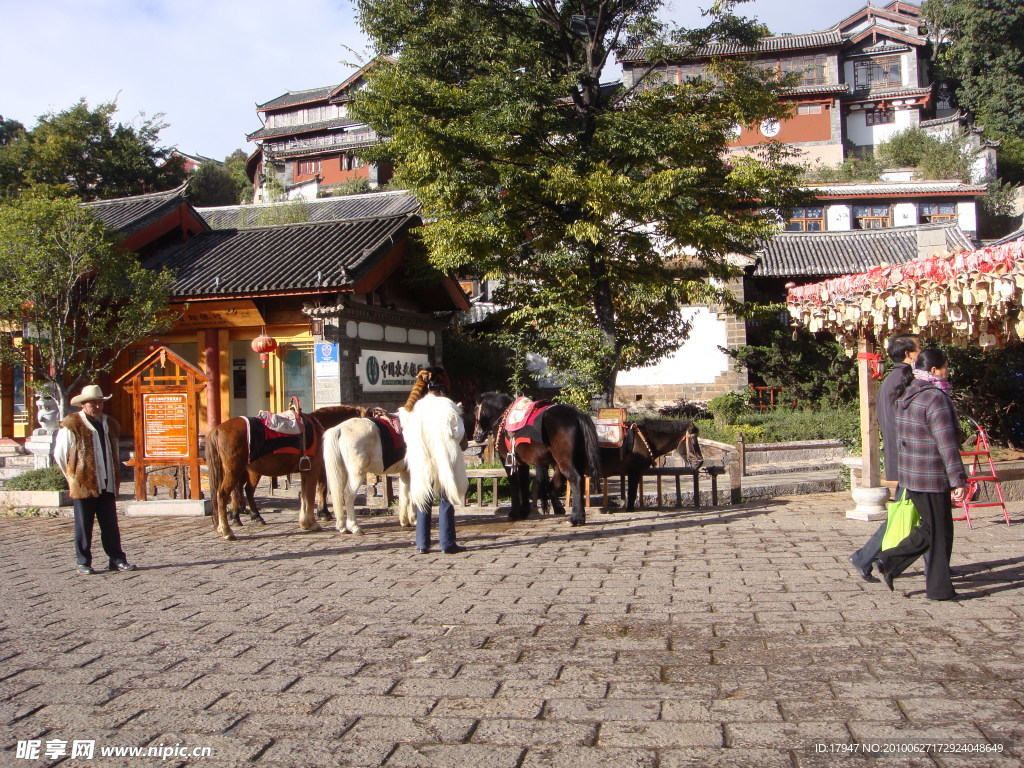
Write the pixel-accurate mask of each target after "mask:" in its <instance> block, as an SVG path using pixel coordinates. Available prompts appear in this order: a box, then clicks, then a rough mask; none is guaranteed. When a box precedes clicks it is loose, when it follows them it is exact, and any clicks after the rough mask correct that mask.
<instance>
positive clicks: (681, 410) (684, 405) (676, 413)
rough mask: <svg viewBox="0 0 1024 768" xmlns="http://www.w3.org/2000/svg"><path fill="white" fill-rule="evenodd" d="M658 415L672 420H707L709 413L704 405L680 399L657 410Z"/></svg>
mask: <svg viewBox="0 0 1024 768" xmlns="http://www.w3.org/2000/svg"><path fill="white" fill-rule="evenodd" d="M658 415H660V416H666V417H668V418H672V419H707V418H709V417H710V416H711V412H710V411H709V410H708V407H707V406H706V405H704V403H697V402H694V401H692V400H685V399H683V398H680V399H679V400H676V401H675V402H674V403H671V404H670V405H663V406H661V407H660V408H658Z"/></svg>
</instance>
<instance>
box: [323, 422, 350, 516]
mask: <svg viewBox="0 0 1024 768" xmlns="http://www.w3.org/2000/svg"><path fill="white" fill-rule="evenodd" d="M323 445H324V473H325V474H326V475H327V488H328V490H329V491H330V493H331V504H333V505H334V516H335V517H336V518H337V519H338V521H339V525H340V523H341V520H342V519H343V518H344V516H345V490H346V488H347V486H348V469H347V467H346V466H345V457H344V456H342V455H341V425H340V424H339V425H337V426H334V427H331V428H330V429H327V430H324V436H323Z"/></svg>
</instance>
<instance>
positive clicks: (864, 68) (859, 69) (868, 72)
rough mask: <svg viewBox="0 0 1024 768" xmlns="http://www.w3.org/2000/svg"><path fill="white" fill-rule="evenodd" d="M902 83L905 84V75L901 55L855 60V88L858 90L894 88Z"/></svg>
mask: <svg viewBox="0 0 1024 768" xmlns="http://www.w3.org/2000/svg"><path fill="white" fill-rule="evenodd" d="M900 85H903V76H902V74H901V72H900V57H899V56H886V57H885V58H881V59H869V60H867V61H855V62H854V64H853V88H854V90H856V91H865V90H870V89H871V88H893V87H896V86H900Z"/></svg>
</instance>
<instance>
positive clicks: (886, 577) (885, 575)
mask: <svg viewBox="0 0 1024 768" xmlns="http://www.w3.org/2000/svg"><path fill="white" fill-rule="evenodd" d="M871 564H872V565H873V566H875V568H877V569H878V572H879V573H880V574H882V581H884V582H885V586H887V587H888V588H889V591H890V592H892V591H893V589H894V587H893V585H892V574H891V573H889V571H888V570H887V569H886V567H885V563H883V562H882V561H881V560H879V559H878V558H877V557H876V558H875V559H874V560H872V561H871Z"/></svg>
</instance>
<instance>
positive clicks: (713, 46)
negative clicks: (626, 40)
mask: <svg viewBox="0 0 1024 768" xmlns="http://www.w3.org/2000/svg"><path fill="white" fill-rule="evenodd" d="M842 42H843V34H842V33H841V32H840V31H839V30H837V29H830V30H827V31H825V32H810V33H808V34H805V35H772V36H769V37H765V38H762V39H761V40H760V41H759V42H758V44H757V45H755V46H749V45H737V44H736V43H709V44H708V45H703V46H700V47H698V48H693V49H689V48H684V47H682V46H673V47H672V48H671V49H670V58H671V56H672V55H673V54H674V55H677V56H679V57H680V58H687V59H695V58H706V57H709V56H736V55H739V54H743V53H767V52H769V51H794V50H800V49H804V48H824V47H827V46H831V45H840V44H842ZM650 50H651V49H650V48H626V49H625V50H623V51H622V52H621V53H620V54H619V61H620V62H636V61H646V60H647V57H648V51H650Z"/></svg>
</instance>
